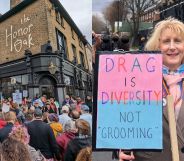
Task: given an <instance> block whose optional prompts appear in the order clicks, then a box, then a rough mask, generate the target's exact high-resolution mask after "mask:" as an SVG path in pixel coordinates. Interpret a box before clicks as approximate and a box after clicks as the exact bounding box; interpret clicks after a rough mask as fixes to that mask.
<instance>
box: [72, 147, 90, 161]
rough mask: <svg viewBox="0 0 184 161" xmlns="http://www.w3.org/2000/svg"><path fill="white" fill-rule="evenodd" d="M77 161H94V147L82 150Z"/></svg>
mask: <svg viewBox="0 0 184 161" xmlns="http://www.w3.org/2000/svg"><path fill="white" fill-rule="evenodd" d="M75 161H92V147H91V146H89V147H86V148H83V149H81V150H80V152H79V153H78V155H77V158H76V160H75Z"/></svg>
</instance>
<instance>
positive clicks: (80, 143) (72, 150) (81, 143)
mask: <svg viewBox="0 0 184 161" xmlns="http://www.w3.org/2000/svg"><path fill="white" fill-rule="evenodd" d="M91 144H92V140H91V137H84V138H80V137H76V138H74V139H73V140H71V141H70V142H69V143H68V146H67V149H66V153H65V155H64V161H75V159H76V157H77V154H78V153H79V151H80V150H81V149H83V148H85V147H87V146H91Z"/></svg>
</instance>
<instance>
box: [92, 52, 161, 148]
mask: <svg viewBox="0 0 184 161" xmlns="http://www.w3.org/2000/svg"><path fill="white" fill-rule="evenodd" d="M97 59H98V61H97V67H96V68H97V69H96V70H95V72H96V73H95V75H96V78H95V79H96V80H95V85H94V86H95V87H97V88H96V89H95V90H94V99H95V100H94V101H95V103H94V106H96V108H95V107H94V119H93V130H94V131H93V146H95V149H104V148H105V149H162V56H161V54H159V53H149V54H148V53H146V52H145V53H137V54H136V53H134V54H132V53H131V54H130V53H126V54H124V55H122V54H114V53H112V54H109V53H108V54H100V55H99V56H98V58H97ZM94 139H95V140H94ZM93 148H94V147H93Z"/></svg>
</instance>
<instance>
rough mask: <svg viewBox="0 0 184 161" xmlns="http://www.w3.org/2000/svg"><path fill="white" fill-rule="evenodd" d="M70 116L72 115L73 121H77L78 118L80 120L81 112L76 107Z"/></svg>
mask: <svg viewBox="0 0 184 161" xmlns="http://www.w3.org/2000/svg"><path fill="white" fill-rule="evenodd" d="M69 116H70V117H71V119H72V120H73V121H76V120H78V119H79V118H80V112H79V111H77V110H76V109H74V110H72V111H71V113H70V115H69Z"/></svg>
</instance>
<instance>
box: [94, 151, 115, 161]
mask: <svg viewBox="0 0 184 161" xmlns="http://www.w3.org/2000/svg"><path fill="white" fill-rule="evenodd" d="M92 160H93V161H118V159H114V160H113V159H112V152H111V151H110V152H109V151H100V152H99V151H98V152H93V154H92Z"/></svg>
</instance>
